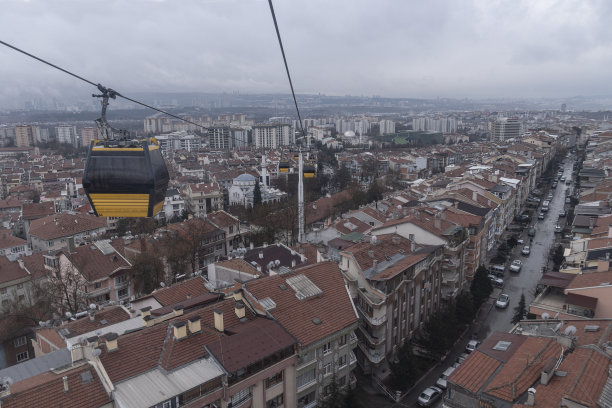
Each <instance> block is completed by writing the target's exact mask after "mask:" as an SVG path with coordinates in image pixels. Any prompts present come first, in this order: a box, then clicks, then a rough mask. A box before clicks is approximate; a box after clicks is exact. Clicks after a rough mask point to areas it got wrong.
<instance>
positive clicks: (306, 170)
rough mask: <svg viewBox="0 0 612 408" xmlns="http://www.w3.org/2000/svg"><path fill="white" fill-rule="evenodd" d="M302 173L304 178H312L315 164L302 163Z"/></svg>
mask: <svg viewBox="0 0 612 408" xmlns="http://www.w3.org/2000/svg"><path fill="white" fill-rule="evenodd" d="M302 174H303V176H304V178H314V176H315V166H313V165H312V164H304V166H303V171H302Z"/></svg>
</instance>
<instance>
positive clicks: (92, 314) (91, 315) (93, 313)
mask: <svg viewBox="0 0 612 408" xmlns="http://www.w3.org/2000/svg"><path fill="white" fill-rule="evenodd" d="M88 315H89V321H91V322H94V321H95V320H96V311H95V310H90V311H89V313H88Z"/></svg>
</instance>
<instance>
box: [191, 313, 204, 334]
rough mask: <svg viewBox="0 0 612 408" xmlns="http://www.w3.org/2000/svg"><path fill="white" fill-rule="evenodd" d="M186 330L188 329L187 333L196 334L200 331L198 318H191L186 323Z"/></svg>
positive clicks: (200, 325)
mask: <svg viewBox="0 0 612 408" xmlns="http://www.w3.org/2000/svg"><path fill="white" fill-rule="evenodd" d="M187 328H188V329H189V333H191V334H193V333H198V332H201V331H202V324H201V322H200V316H195V317H192V318H191V319H189V320H188V321H187Z"/></svg>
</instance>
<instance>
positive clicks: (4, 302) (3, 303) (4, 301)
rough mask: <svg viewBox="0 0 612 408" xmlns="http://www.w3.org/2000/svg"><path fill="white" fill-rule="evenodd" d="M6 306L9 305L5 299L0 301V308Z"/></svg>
mask: <svg viewBox="0 0 612 408" xmlns="http://www.w3.org/2000/svg"><path fill="white" fill-rule="evenodd" d="M8 305H9V301H8V300H6V299H4V300H3V301H2V307H8Z"/></svg>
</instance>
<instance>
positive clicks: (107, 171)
mask: <svg viewBox="0 0 612 408" xmlns="http://www.w3.org/2000/svg"><path fill="white" fill-rule="evenodd" d="M169 179H170V177H169V174H168V169H167V168H166V163H165V162H164V159H163V157H162V155H161V150H160V148H159V145H158V143H157V140H155V138H150V139H142V140H106V141H103V140H95V141H92V142H91V145H90V148H89V153H88V155H87V162H86V164H85V171H84V173H83V188H84V189H85V193H86V194H87V198H88V199H89V202H90V203H91V207H92V209H93V210H94V212H95V214H96V215H97V216H100V217H152V216H154V215H155V214H157V213H158V212H159V211H160V210H161V209H162V206H163V204H164V198H165V194H166V190H167V188H168V182H169Z"/></svg>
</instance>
